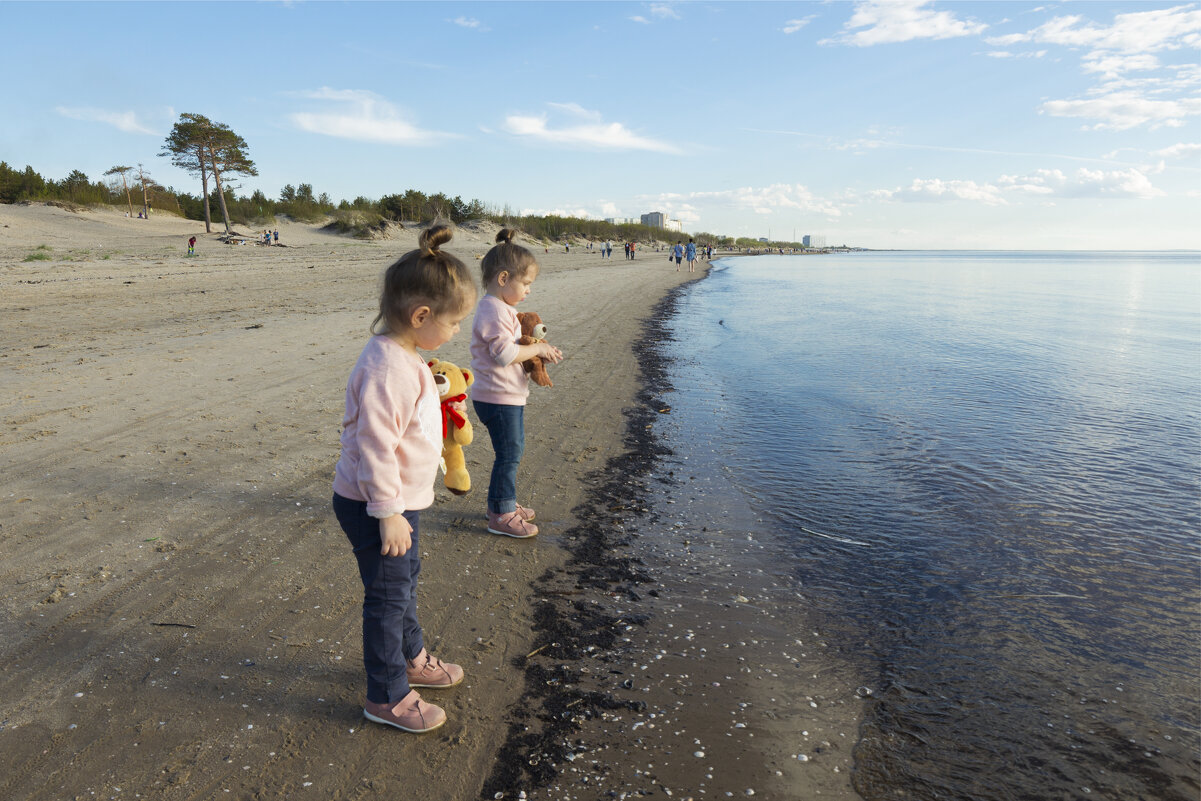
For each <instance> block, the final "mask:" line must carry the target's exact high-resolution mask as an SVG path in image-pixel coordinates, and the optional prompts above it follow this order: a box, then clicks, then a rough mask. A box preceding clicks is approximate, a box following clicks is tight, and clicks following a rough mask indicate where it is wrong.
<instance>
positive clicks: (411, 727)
mask: <svg viewBox="0 0 1201 801" xmlns="http://www.w3.org/2000/svg"><path fill="white" fill-rule="evenodd" d="M363 717H365V718H367V720H370V721H373V722H375V723H383V724H384V725H385V726H395V727H396V728H398V729H400V730H401V731H407V732H411V733H412V734H424V733H425V732H427V731H433V730H434V729H436V728H438V727H439V726H441V725H442V724H443V723H445V722H446V713H445V712H443V711H442V707H440V706H434V705H433V704H427V703H426V702H425V701H422V700H421V696H420V695H418V694H417V691H416V690H410V691H409V694H408V695H406V696H405V697H404V698H401V699H400V701H399V702H398V703H395V704H376V703H372V702H371V701H368V702H367V705H366V706H364V707H363Z"/></svg>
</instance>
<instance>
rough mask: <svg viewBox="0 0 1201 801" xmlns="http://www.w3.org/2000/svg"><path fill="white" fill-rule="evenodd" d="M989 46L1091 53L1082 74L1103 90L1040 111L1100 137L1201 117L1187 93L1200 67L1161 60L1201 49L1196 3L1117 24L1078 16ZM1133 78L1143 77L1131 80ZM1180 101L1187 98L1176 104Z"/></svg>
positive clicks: (1119, 19) (1129, 16)
mask: <svg viewBox="0 0 1201 801" xmlns="http://www.w3.org/2000/svg"><path fill="white" fill-rule="evenodd" d="M987 41H988V42H989V43H990V44H994V45H1003V46H1008V45H1012V44H1017V43H1019V42H1040V43H1044V44H1052V45H1059V46H1062V47H1069V48H1078V49H1081V48H1088V52H1087V53H1085V54H1084V55H1082V56H1081V67H1082V69H1083V70H1084V72H1085V73H1086V74H1095V75H1097V76H1099V77H1100V78H1101V79H1102V80H1101V83H1100V84H1099V85H1097V86H1096V87H1094V88H1093V89H1092V90H1091V91H1089V92H1087V93H1085V96H1083V97H1077V98H1073V99H1057V100H1050V101H1047V102H1045V103H1043V105H1042V106H1041V107H1040V108H1041V111H1043V112H1044V113H1047V114H1051V115H1053V116H1060V117H1081V118H1084V119H1088V120H1093V121H1094V122H1093V124H1092V125H1091V126H1090V127H1091V128H1092V129H1094V130H1101V129H1107V130H1127V129H1130V128H1135V127H1138V126H1143V125H1147V126H1149V127H1151V128H1152V129H1155V128H1160V127H1179V126H1181V125H1183V124H1184V118H1185V117H1189V116H1192V115H1194V114H1198V113H1201V105H1199V103H1201V101H1198V98H1197V97H1195V96H1189V94H1188V92H1189V90H1190V89H1192V88H1195V87H1196V85H1197V73H1198V68H1197V65H1196V64H1195V63H1191V62H1190V63H1187V64H1167V65H1165V64H1163V63H1162V61H1161V59H1160V58H1159V57H1157V56H1156V55H1154V54H1155V53H1161V52H1165V51H1175V50H1181V49H1187V50H1190V51H1195V50H1196V49H1197V48H1198V47H1199V46H1201V9H1198V8H1197V7H1196V4H1190V5H1181V6H1175V7H1173V8H1160V9H1153V10H1150V11H1137V12H1132V13H1126V14H1115V15H1114V18H1113V23H1112V24H1110V25H1101V24H1098V23H1096V22H1093V21H1092V20H1089V19H1086V18H1085V17H1083V16H1082V15H1079V14H1073V15H1069V16H1060V17H1054V18H1053V19H1050V20H1048V21H1047V22H1044V23H1043V24H1042V25H1039V26H1038V27H1036V28H1032V29H1031V30H1029V31H1027V32H1025V33H1013V34H1006V35H1004V36H996V37H991V38H989V39H988V40H987ZM1130 73H1142V74H1141V75H1140V76H1139V77H1138V78H1131V77H1127V76H1128V75H1129V74H1130ZM1173 94H1180V95H1181V96H1180V97H1176V98H1173V97H1172V95H1173Z"/></svg>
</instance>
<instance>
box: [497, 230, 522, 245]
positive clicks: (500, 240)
mask: <svg viewBox="0 0 1201 801" xmlns="http://www.w3.org/2000/svg"><path fill="white" fill-rule="evenodd" d="M516 234H517V232H516V231H514V230H513V229H512V228H502V229H500V233H498V234H497V235H496V244H498V245H507V244H509V243H510V242H512V241H513V237H514V236H515V235H516Z"/></svg>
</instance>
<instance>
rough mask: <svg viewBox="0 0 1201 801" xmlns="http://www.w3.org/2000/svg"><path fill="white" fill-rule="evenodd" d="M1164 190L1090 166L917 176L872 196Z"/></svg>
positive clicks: (1135, 174)
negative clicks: (983, 176)
mask: <svg viewBox="0 0 1201 801" xmlns="http://www.w3.org/2000/svg"><path fill="white" fill-rule="evenodd" d="M1164 194H1165V192H1164V191H1163V190H1161V189H1157V188H1156V187H1155V186H1154V185H1152V183H1151V181H1150V179H1148V178H1147V176H1146V174H1145V173H1143V172H1142V171H1140V170H1137V169H1134V168H1131V169H1126V170H1090V169H1088V168H1086V167H1081V168H1080V169H1078V170H1076V171H1075V172H1074V173H1065V172H1063V171H1062V170H1036V171H1034V172H1033V173H1029V174H1026V175H1003V176H1001V177H1000V178H999V179H998V180H997V181H995V182H985V183H977V182H976V181H971V180H957V179H955V180H943V179H941V178H915V179H914V180H913V182H912V183H911V184H910V185H909V186H905V187H897V188H896V189H878V190H875V191H873V192H871V193H869V196H870V197H873V198H876V199H878V200H886V201H892V202H897V203H952V202H958V201H964V202H969V203H982V204H984V205H986V206H1006V205H1009V198H1010V197H1014V196H1018V197H1020V196H1029V197H1033V198H1038V199H1041V200H1050V199H1054V198H1110V199H1112V198H1127V199H1134V200H1148V199H1150V198H1155V197H1162V196H1163V195H1164Z"/></svg>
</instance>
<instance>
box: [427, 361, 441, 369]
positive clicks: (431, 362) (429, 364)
mask: <svg viewBox="0 0 1201 801" xmlns="http://www.w3.org/2000/svg"><path fill="white" fill-rule="evenodd" d="M437 363H438V360H437V359H430V360H429V361H428V362H426V363H425V365H426V367H429V368H430V369H431V370H432V369H433V367H434V365H435V364H437Z"/></svg>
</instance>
